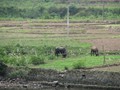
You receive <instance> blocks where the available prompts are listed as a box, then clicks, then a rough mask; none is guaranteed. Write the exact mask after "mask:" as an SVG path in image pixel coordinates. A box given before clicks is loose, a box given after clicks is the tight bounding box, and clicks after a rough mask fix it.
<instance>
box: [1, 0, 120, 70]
mask: <svg viewBox="0 0 120 90" xmlns="http://www.w3.org/2000/svg"><path fill="white" fill-rule="evenodd" d="M67 6H68V3H67V2H66V1H65V0H1V1H0V61H2V62H4V63H6V64H7V65H9V66H13V67H16V66H24V67H26V66H27V67H33V68H48V69H56V70H64V69H74V68H81V67H88V68H89V67H94V66H102V65H106V64H108V65H109V64H116V63H118V64H119V63H120V46H119V44H120V42H119V41H120V20H119V19H120V2H109V1H106V2H101V1H97V0H70V3H69V15H70V18H69V19H70V25H69V32H68V28H67V24H66V22H67V20H66V18H67ZM93 45H96V46H97V47H98V48H99V52H100V56H98V57H96V56H90V48H91V46H93ZM60 46H63V47H65V48H66V49H67V54H68V55H67V57H66V58H62V56H59V57H57V56H55V54H54V50H55V48H56V47H60ZM103 46H105V51H104V50H103V48H102V47H103ZM104 54H105V56H106V57H105V63H104Z"/></svg>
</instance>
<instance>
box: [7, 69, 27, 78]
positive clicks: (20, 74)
mask: <svg viewBox="0 0 120 90" xmlns="http://www.w3.org/2000/svg"><path fill="white" fill-rule="evenodd" d="M27 75H28V70H25V69H19V70H15V71H14V72H11V73H9V75H8V77H9V78H25V77H26V76H27Z"/></svg>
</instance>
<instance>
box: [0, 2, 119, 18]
mask: <svg viewBox="0 0 120 90" xmlns="http://www.w3.org/2000/svg"><path fill="white" fill-rule="evenodd" d="M69 3H70V4H69V7H70V18H71V19H101V18H102V17H104V18H105V19H119V18H120V7H119V6H120V2H119V0H104V2H101V0H76V1H75V0H70V1H69ZM67 5H68V2H66V1H65V0H0V18H1V19H3V18H31V19H38V18H39V19H64V18H66V14H67V13H66V12H67Z"/></svg>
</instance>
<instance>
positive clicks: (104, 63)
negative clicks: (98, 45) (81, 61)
mask: <svg viewBox="0 0 120 90" xmlns="http://www.w3.org/2000/svg"><path fill="white" fill-rule="evenodd" d="M102 48H103V64H105V63H106V61H105V56H106V55H105V47H104V45H103V46H102Z"/></svg>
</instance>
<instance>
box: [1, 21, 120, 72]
mask: <svg viewBox="0 0 120 90" xmlns="http://www.w3.org/2000/svg"><path fill="white" fill-rule="evenodd" d="M11 22H12V23H13V24H12V23H11ZM11 22H9V23H8V22H7V23H6V21H5V22H4V23H3V22H1V24H3V26H1V27H0V48H2V50H3V47H5V48H6V47H9V48H11V49H10V50H11V51H12V52H11V53H9V54H8V55H5V56H4V60H5V61H6V63H7V64H8V65H10V66H17V65H18V66H29V67H32V68H47V69H56V70H64V69H65V68H68V69H73V68H74V65H75V64H79V63H80V64H81V62H82V64H83V66H84V67H94V66H102V65H103V56H99V57H96V56H90V55H89V53H90V47H91V44H90V43H85V42H80V40H81V39H96V38H99V39H100V38H111V37H115V38H119V35H117V34H108V33H107V32H105V34H104V31H105V29H106V27H108V26H107V25H108V24H106V25H101V24H100V25H101V27H102V28H101V27H97V25H99V23H96V24H95V25H94V26H92V25H93V23H90V22H89V23H85V22H83V23H85V25H84V26H83V23H82V22H81V23H80V24H79V23H71V24H70V25H71V26H73V27H72V28H71V30H70V36H69V37H67V35H66V32H65V30H66V26H57V25H56V26H55V27H53V26H52V25H53V24H54V23H57V24H60V25H63V24H64V23H63V22H64V21H63V20H59V21H56V20H52V21H50V20H48V22H47V20H43V21H40V20H30V21H27V25H28V26H29V27H34V26H35V25H38V26H42V25H43V27H44V26H50V25H51V23H50V22H53V23H52V25H51V26H50V28H49V27H48V28H38V29H34V28H32V29H29V27H27V28H26V27H23V29H21V28H22V26H20V27H19V25H22V24H24V23H25V22H26V21H25V22H24V21H23V23H22V22H21V21H11ZM61 23H62V24H61ZM4 24H5V25H8V24H12V25H13V26H14V27H6V26H4ZM79 25H80V26H79ZM109 25H112V26H114V27H118V26H119V24H117V25H116V24H115V25H114V24H109ZM75 26H77V27H75ZM82 26H83V27H82ZM89 26H92V27H95V26H96V27H97V28H98V30H97V29H96V31H98V32H99V31H100V32H102V34H99V33H97V34H92V33H90V34H86V33H81V30H86V31H87V29H88V28H89ZM51 27H52V28H51ZM92 27H90V28H89V29H90V30H92ZM57 30H58V31H57ZM59 30H62V32H63V31H64V34H63V33H62V34H59ZM51 31H52V32H53V33H51ZM39 32H46V33H47V34H44V33H43V34H41V33H39ZM48 32H50V33H48ZM54 32H55V33H56V34H54ZM71 32H73V33H74V32H75V33H76V34H71ZM59 35H60V36H59ZM17 44H19V45H20V46H21V47H23V48H20V47H19V50H20V51H22V50H23V51H24V50H25V52H22V53H20V54H18V53H14V52H15V51H17V49H18V47H16V45H17ZM57 46H65V47H66V49H67V50H68V57H67V58H62V57H56V56H55V55H54V49H55V47H57ZM32 49H34V50H35V52H33V51H32ZM0 52H1V50H0ZM3 52H4V51H3ZM31 52H32V53H31ZM24 53H26V54H24ZM34 56H37V58H38V57H41V56H42V57H43V59H44V62H45V64H40V65H33V64H32V60H31V58H32V57H34ZM1 57H3V56H1V55H0V59H1ZM119 62H120V56H118V55H113V54H112V55H108V56H106V64H114V63H119Z"/></svg>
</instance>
